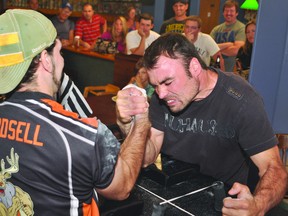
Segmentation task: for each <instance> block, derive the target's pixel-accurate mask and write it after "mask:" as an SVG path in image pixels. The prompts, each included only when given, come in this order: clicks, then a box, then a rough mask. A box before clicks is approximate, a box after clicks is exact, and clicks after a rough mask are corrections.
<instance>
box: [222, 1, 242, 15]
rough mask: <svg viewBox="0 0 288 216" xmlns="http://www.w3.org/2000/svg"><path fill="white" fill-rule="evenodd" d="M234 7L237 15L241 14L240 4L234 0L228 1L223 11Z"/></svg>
mask: <svg viewBox="0 0 288 216" xmlns="http://www.w3.org/2000/svg"><path fill="white" fill-rule="evenodd" d="M233 6H235V9H236V13H238V12H239V3H238V2H237V1H234V0H227V1H226V2H225V3H224V5H223V11H224V10H225V8H226V7H228V8H230V7H233Z"/></svg>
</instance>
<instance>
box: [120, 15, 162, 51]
mask: <svg viewBox="0 0 288 216" xmlns="http://www.w3.org/2000/svg"><path fill="white" fill-rule="evenodd" d="M153 21H154V18H153V16H151V15H150V14H148V13H143V14H141V15H140V18H139V28H138V29H137V30H134V31H131V32H129V33H128V34H127V36H126V46H127V54H128V55H130V54H135V55H142V56H143V55H144V52H145V49H146V48H147V47H148V46H150V44H151V43H152V42H153V41H154V40H156V39H157V38H158V37H159V36H160V35H159V34H158V33H157V32H154V31H152V30H151V29H153V27H154V23H153Z"/></svg>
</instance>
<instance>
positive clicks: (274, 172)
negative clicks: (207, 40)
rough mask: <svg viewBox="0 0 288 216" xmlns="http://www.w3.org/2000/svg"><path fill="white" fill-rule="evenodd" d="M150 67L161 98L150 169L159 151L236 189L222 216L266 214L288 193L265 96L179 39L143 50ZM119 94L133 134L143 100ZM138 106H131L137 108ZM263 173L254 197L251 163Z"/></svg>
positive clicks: (154, 106)
mask: <svg viewBox="0 0 288 216" xmlns="http://www.w3.org/2000/svg"><path fill="white" fill-rule="evenodd" d="M144 65H145V68H146V69H147V72H148V76H149V81H150V83H151V85H152V86H153V87H155V92H156V93H157V94H154V95H153V97H152V99H151V102H150V107H149V112H150V114H149V115H150V121H151V123H152V127H151V130H150V134H149V136H148V138H147V144H146V152H145V158H144V162H143V164H144V166H147V165H149V164H151V163H153V162H154V161H155V160H156V158H157V156H158V154H159V153H160V152H162V153H165V154H166V155H168V156H170V157H172V158H174V159H177V160H180V161H184V162H188V163H192V164H198V165H199V166H200V172H201V173H203V174H205V175H209V176H212V177H214V178H215V179H217V180H220V181H223V182H224V183H226V184H227V185H228V186H231V189H230V190H229V191H228V193H229V195H231V196H237V198H231V197H229V198H225V199H224V207H223V208H222V214H223V215H264V214H265V213H266V212H267V211H268V210H269V209H271V208H272V207H273V206H275V205H276V204H278V203H279V202H280V201H281V200H282V198H283V196H284V194H285V192H286V184H287V173H286V171H285V168H284V166H283V164H282V162H281V159H280V156H279V149H278V147H277V143H278V140H277V138H276V136H275V135H274V132H273V129H272V127H271V125H270V122H269V119H268V117H267V114H266V112H265V109H264V105H263V101H262V98H261V96H260V95H259V94H258V93H257V92H256V91H255V90H254V89H253V88H252V86H251V85H250V84H249V83H248V82H246V81H245V80H244V79H242V78H241V77H240V76H237V75H234V74H232V73H226V72H222V71H220V70H218V69H213V68H209V67H207V66H206V64H205V63H204V62H203V60H202V59H201V58H200V57H199V55H198V52H197V50H196V49H195V47H194V46H193V45H192V44H191V43H190V41H189V40H188V39H187V38H186V37H185V36H183V35H181V34H178V33H167V34H165V35H162V36H161V37H159V38H158V39H157V40H156V41H154V43H153V44H151V45H150V46H149V47H148V49H147V50H146V51H145V55H144ZM129 94H130V91H129V89H128V90H126V89H125V90H122V91H120V92H119V93H118V98H117V100H119V102H118V103H117V110H118V112H117V113H118V117H117V118H118V124H119V126H120V127H121V128H122V130H123V131H125V130H127V132H128V131H129V128H130V123H129V119H130V118H131V116H133V115H135V114H139V113H141V108H142V107H143V106H144V105H145V103H143V102H139V101H136V99H135V98H133V97H132V98H131V97H128V95H129ZM132 104H133V105H132ZM251 161H252V162H253V163H254V164H255V165H256V166H257V168H258V170H259V173H256V175H257V174H258V175H259V181H258V183H257V186H256V189H255V191H254V192H253V194H252V193H251V192H250V190H249V188H248V187H247V186H246V185H247V183H249V179H248V176H249V175H250V173H249V171H250V162H251Z"/></svg>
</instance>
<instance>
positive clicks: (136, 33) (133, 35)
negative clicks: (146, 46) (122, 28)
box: [126, 30, 139, 37]
mask: <svg viewBox="0 0 288 216" xmlns="http://www.w3.org/2000/svg"><path fill="white" fill-rule="evenodd" d="M137 35H139V34H138V30H133V31H130V32H128V33H127V35H126V37H135V36H137Z"/></svg>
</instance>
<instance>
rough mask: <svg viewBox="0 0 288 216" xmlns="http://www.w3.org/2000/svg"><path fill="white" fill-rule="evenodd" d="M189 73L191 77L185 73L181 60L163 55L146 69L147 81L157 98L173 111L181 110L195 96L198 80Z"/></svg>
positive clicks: (194, 98) (197, 90) (197, 89)
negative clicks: (153, 65)
mask: <svg viewBox="0 0 288 216" xmlns="http://www.w3.org/2000/svg"><path fill="white" fill-rule="evenodd" d="M198 63H199V62H198ZM199 67H201V66H200V64H199ZM190 73H191V77H189V76H188V75H187V71H186V69H185V68H184V66H183V63H182V60H179V59H171V58H169V57H166V56H163V55H162V56H160V57H159V60H158V62H157V64H156V65H155V67H154V68H153V69H151V70H148V76H149V81H150V83H151V84H152V85H153V86H154V88H155V91H156V93H157V94H158V96H159V98H160V99H162V100H163V101H164V102H165V103H166V105H167V106H168V107H169V109H170V110H171V111H172V112H174V113H177V112H180V111H182V110H183V109H184V108H185V107H187V106H188V105H189V104H190V103H191V102H192V101H193V100H196V98H197V95H198V93H199V81H198V80H197V79H196V78H194V77H193V74H192V72H190Z"/></svg>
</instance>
